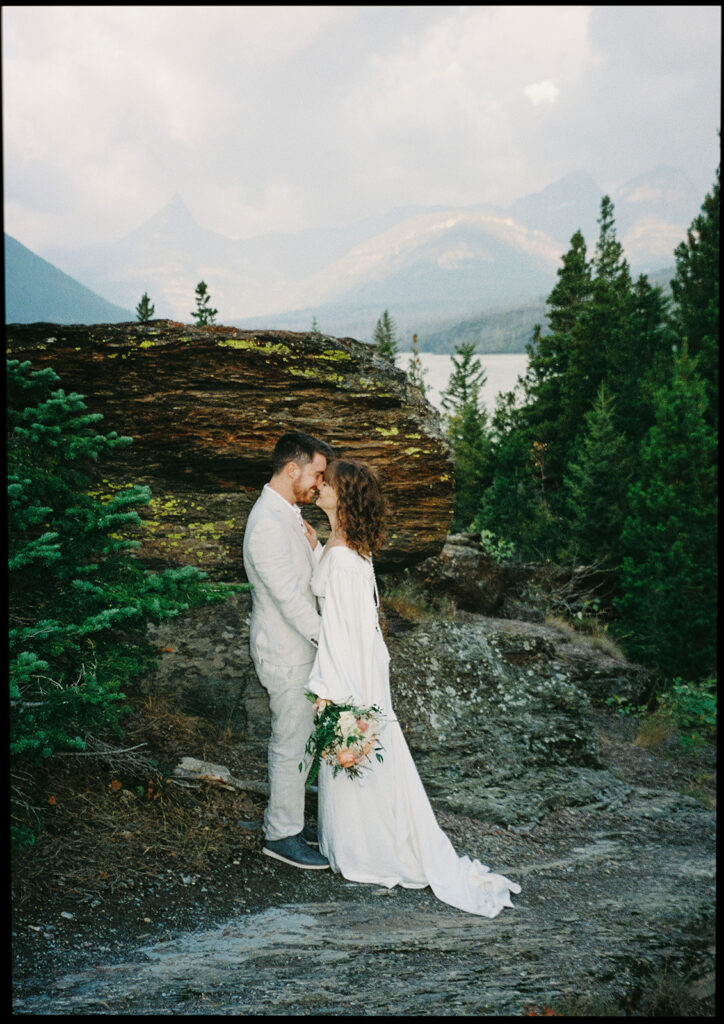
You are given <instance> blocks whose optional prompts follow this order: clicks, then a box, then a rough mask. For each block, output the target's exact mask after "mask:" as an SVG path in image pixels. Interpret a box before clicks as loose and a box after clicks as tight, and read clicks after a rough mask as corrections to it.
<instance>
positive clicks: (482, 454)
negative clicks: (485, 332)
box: [441, 342, 490, 532]
mask: <svg viewBox="0 0 724 1024" xmlns="http://www.w3.org/2000/svg"><path fill="white" fill-rule="evenodd" d="M455 352H456V353H457V358H456V356H453V357H452V361H453V367H454V369H453V372H452V373H451V375H450V379H449V380H448V384H447V387H446V388H445V390H444V391H443V393H442V396H441V403H442V406H443V409H445V412H446V424H447V436H448V439H449V441H450V445H451V447H452V450H453V458H454V460H455V503H454V511H453V521H452V524H451V527H450V529H451V530H452V531H453V532H456V531H459V530H467V529H469V528H470V527H471V525H472V523H473V520H474V519H475V517H476V515H477V512H478V509H479V507H480V500H481V498H482V494H483V490H484V487H485V485H486V482H487V479H486V474H487V473H488V472H489V456H490V437H489V430H488V421H487V412H486V410H485V407H484V406H483V405H482V401H481V397H480V392H481V390H482V388H483V386H484V385H485V382H486V375H485V370H484V369H483V367H482V366H481V365H480V360H479V359H476V358H475V345H474V344H473V343H471V342H463V343H462V344H460V345H456V346H455Z"/></svg>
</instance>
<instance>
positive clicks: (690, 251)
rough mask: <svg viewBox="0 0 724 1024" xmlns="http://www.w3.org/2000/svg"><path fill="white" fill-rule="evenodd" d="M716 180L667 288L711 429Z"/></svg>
mask: <svg viewBox="0 0 724 1024" xmlns="http://www.w3.org/2000/svg"><path fill="white" fill-rule="evenodd" d="M719 178H720V176H719V168H717V172H716V181H715V182H714V186H713V188H712V190H711V193H710V194H708V195H707V196H706V198H705V199H704V203H703V205H702V208H701V213H700V214H699V215H698V216H697V217H695V218H694V220H693V222H692V224H691V227H690V228H689V231H688V233H687V239H686V241H685V242H682V243H681V245H679V246H678V247H677V248H676V250H675V252H674V256H675V258H676V276H675V278H674V279H673V281H672V282H671V291H672V293H673V296H674V299H675V302H676V306H675V308H674V310H673V315H672V320H673V326H674V329H675V331H676V333H677V335H678V337H679V339H680V340H681V341H685V342H686V343H687V345H688V346H689V353H690V354H691V355H692V356H698V357H699V373H700V374H701V376H702V377H703V379H704V381H705V383H706V391H707V396H708V399H709V406H708V412H707V416H708V419H709V422H710V423H712V424H714V425H716V424H717V423H718V417H719V411H718V409H719V404H718V399H719V217H720V199H719V185H720V180H719Z"/></svg>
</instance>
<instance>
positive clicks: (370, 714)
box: [299, 693, 384, 787]
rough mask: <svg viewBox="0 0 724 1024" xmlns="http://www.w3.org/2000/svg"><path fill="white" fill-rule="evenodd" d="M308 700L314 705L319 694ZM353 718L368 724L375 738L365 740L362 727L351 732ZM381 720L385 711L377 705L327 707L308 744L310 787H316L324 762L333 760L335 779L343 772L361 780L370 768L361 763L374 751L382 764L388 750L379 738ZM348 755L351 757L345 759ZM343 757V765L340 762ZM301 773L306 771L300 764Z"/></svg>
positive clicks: (306, 752) (331, 762)
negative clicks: (348, 724) (339, 758)
mask: <svg viewBox="0 0 724 1024" xmlns="http://www.w3.org/2000/svg"><path fill="white" fill-rule="evenodd" d="M305 696H306V698H307V700H310V701H311V702H312V703H314V702H315V701H316V700H317V694H316V693H307V694H305ZM345 716H346V721H345ZM350 716H351V717H350ZM351 718H353V719H355V720H356V721H363V722H366V723H368V726H369V729H370V731H371V736H370V737H369V738H368V737H367V736H365V734H364V731H362V730H360V729H359V727H353V728H352V729H351V730H349V729H348V728H347V725H346V722H351ZM381 718H382V709H381V708H378V707H377V705H376V704H373V705H372V706H371V707H368V708H361V707H358V706H357V705H355V704H327V705H326V707H325V708H324V709H323V710H322V711H321V712H320V713H319V714H318V715H317V718H316V725H315V728H314V732H313V733H312V735H311V736H310V737H309V739H308V740H307V745H306V748H305V754H306V756H307V758H311V764H310V767H309V774H308V775H307V782H306V784H307V786H308V787H309V786H312V785H313V784H314V783H315V782H316V780H317V778H318V776H319V769H320V767H321V764H322V758H325V760H329V763H330V765H331V768H332V776H333V778H336V777H337V775H338V774H339V773H340V772H341V771H344V772H346V773H347V775H349V776H350V778H358V777H359V776H360V775H361V774H362V768H364V767H367V766H366V765H364V764H362V763H361V762H362V761H364V760H365V759H366V758H367V756H368V755H369V754H370V753H372V752H373V751H374V754H375V757H376V758H377V760H378V761H382V760H383V758H382V755H381V754H380V750H384V747H383V746H382V745H381V744H380V743H379V741H378V740H377V735H376V734H377V729H378V728H379V723H380V720H381ZM340 720H341V721H340ZM367 747H369V749H368V750H367V749H366V748H367ZM345 752H349V753H347V754H346V756H345ZM340 754H341V756H342V761H340V760H338V756H339V755H340ZM345 762H346V763H345ZM299 771H300V772H302V771H304V761H300V762H299Z"/></svg>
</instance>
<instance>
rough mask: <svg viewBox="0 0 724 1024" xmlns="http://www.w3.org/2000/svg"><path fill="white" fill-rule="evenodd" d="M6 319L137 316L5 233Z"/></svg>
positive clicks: (84, 320)
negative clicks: (102, 296) (109, 300)
mask: <svg viewBox="0 0 724 1024" xmlns="http://www.w3.org/2000/svg"><path fill="white" fill-rule="evenodd" d="M4 257H5V322H6V323H8V324H30V323H42V322H44V323H49V324H93V323H123V322H124V321H128V320H135V319H136V316H135V313H132V312H131V311H130V310H129V309H123V308H122V307H121V306H115V305H114V304H113V303H112V302H108V301H107V300H106V299H104V298H101V296H100V295H96V294H95V292H93V291H91V289H90V288H86V287H85V285H82V284H80V283H79V282H78V281H76V280H74V279H73V278H72V277H70V276H69V275H68V274H64V273H63V272H62V270H58V268H57V267H54V266H53V265H52V263H48V261H47V260H44V259H42V258H41V257H40V256H38V255H36V253H34V252H32V251H31V250H30V249H27V248H26V247H25V246H24V245H21V243H20V242H18V241H17V239H15V238H13V237H12V236H11V235H7V234H6V235H5V250H4Z"/></svg>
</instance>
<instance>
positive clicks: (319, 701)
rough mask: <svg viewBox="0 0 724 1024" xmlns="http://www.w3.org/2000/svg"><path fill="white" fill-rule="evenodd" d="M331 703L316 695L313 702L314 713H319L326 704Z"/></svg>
mask: <svg viewBox="0 0 724 1024" xmlns="http://www.w3.org/2000/svg"><path fill="white" fill-rule="evenodd" d="M331 703H332V701H331V700H325V699H324V697H317V699H316V700H315V702H314V713H315V715H321V714H322V712H323V711H324V709H325V708H326V706H327V705H328V704H331Z"/></svg>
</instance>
